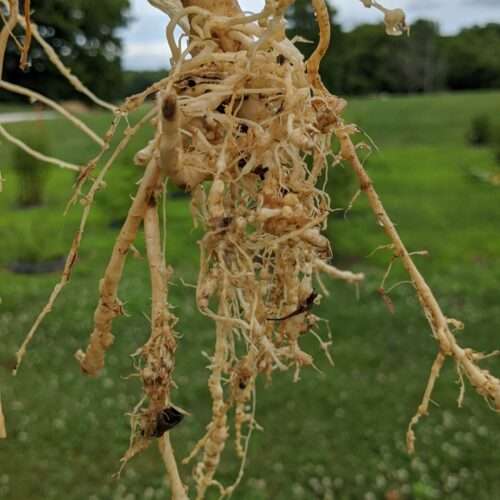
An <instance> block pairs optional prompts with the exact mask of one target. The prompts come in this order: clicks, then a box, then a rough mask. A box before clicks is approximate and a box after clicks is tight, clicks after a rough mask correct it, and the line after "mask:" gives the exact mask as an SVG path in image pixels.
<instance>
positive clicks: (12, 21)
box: [0, 0, 19, 79]
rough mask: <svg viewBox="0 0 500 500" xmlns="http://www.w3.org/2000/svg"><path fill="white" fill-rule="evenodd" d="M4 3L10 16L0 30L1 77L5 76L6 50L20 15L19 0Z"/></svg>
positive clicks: (9, 0) (4, 1) (7, 0)
mask: <svg viewBox="0 0 500 500" xmlns="http://www.w3.org/2000/svg"><path fill="white" fill-rule="evenodd" d="M2 3H3V4H4V5H5V6H6V7H7V9H8V12H9V17H8V20H7V22H6V23H5V24H4V26H3V28H2V30H1V31H0V79H1V78H2V76H3V63H4V60H5V52H6V50H7V43H8V41H9V36H11V35H12V32H13V31H14V28H15V27H16V24H17V21H18V17H19V4H18V0H2Z"/></svg>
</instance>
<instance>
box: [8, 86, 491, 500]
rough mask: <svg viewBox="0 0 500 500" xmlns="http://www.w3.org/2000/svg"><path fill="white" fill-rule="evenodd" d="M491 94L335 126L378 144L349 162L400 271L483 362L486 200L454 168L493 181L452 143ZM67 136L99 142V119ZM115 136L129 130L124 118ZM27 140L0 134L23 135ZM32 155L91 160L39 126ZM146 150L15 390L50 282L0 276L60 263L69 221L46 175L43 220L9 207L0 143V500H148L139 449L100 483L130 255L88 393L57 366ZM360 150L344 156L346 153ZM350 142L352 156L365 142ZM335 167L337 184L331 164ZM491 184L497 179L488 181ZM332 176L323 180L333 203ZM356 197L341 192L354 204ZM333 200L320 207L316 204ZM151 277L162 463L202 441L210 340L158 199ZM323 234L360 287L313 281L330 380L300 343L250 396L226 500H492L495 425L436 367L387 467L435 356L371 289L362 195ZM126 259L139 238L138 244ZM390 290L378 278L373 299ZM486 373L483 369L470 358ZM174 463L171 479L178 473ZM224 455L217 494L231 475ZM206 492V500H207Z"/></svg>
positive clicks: (416, 323) (116, 428) (478, 158)
mask: <svg viewBox="0 0 500 500" xmlns="http://www.w3.org/2000/svg"><path fill="white" fill-rule="evenodd" d="M498 109H500V93H471V94H453V95H449V94H443V95H435V96H431V97H401V98H399V97H398V98H395V97H391V98H386V99H361V100H353V101H352V103H351V104H350V106H349V108H348V110H347V112H346V117H347V119H349V120H351V121H354V122H355V123H357V124H359V125H360V127H362V129H363V130H364V131H365V132H366V133H367V134H368V135H369V136H370V138H371V139H372V140H373V141H374V142H375V143H376V145H377V146H378V150H377V151H374V152H373V153H372V154H371V156H370V157H369V158H368V159H367V166H368V169H369V172H370V174H371V175H372V177H373V180H374V182H375V186H376V188H377V189H378V191H379V193H380V195H381V197H382V200H383V201H384V203H385V205H386V208H387V209H388V211H389V213H390V214H391V216H392V217H393V220H394V221H395V222H396V223H397V226H398V229H399V230H400V232H401V235H402V237H403V239H404V240H405V242H406V243H407V245H408V247H409V249H411V250H413V251H419V250H427V251H429V254H430V255H429V256H428V257H416V258H417V260H418V264H419V265H420V267H421V269H422V271H423V272H424V275H425V276H426V278H427V280H428V282H429V284H430V285H431V286H432V287H433V289H434V291H435V293H436V295H437V297H438V299H439V300H440V303H441V305H442V307H443V309H444V311H445V313H446V314H447V315H448V316H450V317H455V318H458V319H462V320H463V321H464V322H465V324H466V328H465V330H464V331H463V332H461V333H460V342H461V343H462V344H464V345H466V346H471V347H474V348H475V349H477V350H479V351H488V350H493V349H496V348H500V188H498V187H497V188H495V187H494V186H491V185H489V184H487V183H482V182H480V181H478V180H476V179H475V178H474V177H473V176H471V175H470V172H471V171H478V170H482V169H484V170H485V171H488V170H490V171H493V169H494V168H495V165H494V156H493V153H492V152H491V151H490V150H488V149H487V148H471V147H470V146H467V145H466V143H465V139H464V137H465V134H466V131H467V128H468V126H469V123H470V121H471V119H472V118H473V117H474V116H476V115H478V114H481V113H488V114H490V115H491V117H492V118H495V114H498ZM84 119H85V120H86V121H87V122H88V123H89V124H91V125H92V126H93V127H94V128H96V129H97V130H99V131H101V132H103V131H104V130H106V128H107V126H108V125H109V123H110V117H109V116H106V115H103V114H95V113H90V114H88V115H85V116H84ZM132 119H134V118H132ZM35 126H37V125H36V124H29V125H28V124H16V125H11V126H8V127H7V128H8V129H9V130H10V131H12V132H13V133H20V134H22V133H23V131H24V130H25V129H26V127H35ZM44 126H45V127H46V128H47V131H48V133H49V136H50V147H51V150H50V153H51V154H52V155H54V156H61V157H63V158H64V159H66V160H68V161H73V162H76V163H83V162H85V161H86V160H88V159H89V158H90V157H91V155H92V154H93V153H94V152H95V148H94V146H93V145H92V144H91V143H90V142H89V141H87V140H86V139H85V137H83V138H82V136H81V135H80V134H79V132H78V131H77V130H75V129H72V127H71V126H70V125H68V124H66V123H64V122H63V121H59V120H54V121H50V122H46V123H45V124H44ZM150 134H151V130H150V129H145V130H143V131H142V132H141V133H140V134H139V136H138V137H137V139H136V140H133V141H132V144H131V145H130V147H129V148H127V150H126V151H125V153H124V154H123V155H122V156H121V157H120V159H119V161H118V163H117V164H116V165H115V167H113V169H112V171H111V173H110V175H109V177H108V178H107V184H108V187H107V188H106V189H105V190H103V191H102V192H100V193H98V195H97V202H96V204H95V207H94V209H93V212H92V215H91V217H90V220H89V223H88V228H87V230H86V233H85V239H84V242H83V245H82V249H81V252H80V257H79V261H78V264H77V266H76V267H75V270H74V272H73V274H72V278H71V282H70V284H69V285H68V286H67V288H66V289H65V290H64V292H63V294H62V295H61V297H60V299H59V300H58V302H57V304H56V306H55V308H54V310H53V312H52V313H51V315H49V317H48V318H47V320H46V321H45V322H44V324H43V326H42V327H41V329H40V331H39V332H38V334H37V337H36V338H35V340H34V341H33V343H32V345H31V346H30V349H29V352H28V355H27V357H26V359H25V361H24V364H23V365H22V367H21V369H20V371H19V373H18V375H17V377H15V378H13V377H11V375H10V373H11V369H12V367H13V359H14V353H15V351H16V348H17V347H18V346H19V344H20V343H21V341H22V339H23V338H24V335H25V334H26V332H27V331H28V330H29V327H30V325H31V323H32V322H33V320H34V319H35V317H36V315H37V313H38V312H39V310H40V309H41V308H42V307H43V305H44V304H45V301H46V299H47V297H48V295H49V293H50V291H51V290H52V287H53V286H54V284H55V283H56V281H57V279H58V275H57V273H53V274H44V275H37V276H32V275H29V276H28V275H20V274H14V273H12V272H10V271H9V270H8V266H9V265H10V264H11V263H12V262H14V261H19V260H22V259H23V258H31V259H39V260H43V259H53V258H57V257H59V256H61V255H64V254H65V252H66V251H67V249H68V248H69V245H70V243H71V240H72V238H73V235H74V232H75V230H76V228H77V224H78V220H79V216H80V212H81V207H78V206H77V207H74V208H73V209H72V210H71V211H70V212H69V214H68V215H66V216H65V217H64V216H63V214H62V212H63V210H64V206H65V203H66V201H67V200H68V197H69V194H70V191H71V185H72V183H73V181H74V176H73V174H72V173H67V172H63V171H60V170H57V169H56V168H55V167H48V168H51V169H52V170H51V173H50V176H49V178H48V187H47V203H46V205H45V206H44V207H41V208H34V209H29V210H28V209H27V210H19V209H18V208H16V205H15V196H16V190H17V185H16V179H15V177H14V176H13V174H12V170H11V169H10V167H9V157H10V156H9V154H10V151H11V148H10V146H7V145H6V144H5V142H0V171H1V172H2V175H3V177H4V178H5V179H6V181H5V184H4V192H3V193H2V194H1V195H0V297H1V304H0V390H1V396H2V403H3V407H4V412H5V416H6V420H7V425H8V432H9V438H8V439H7V440H5V441H1V442H0V498H2V499H5V500H41V499H43V500H59V499H61V498H68V499H71V500H83V499H86V500H97V499H100V500H112V499H113V500H114V499H120V500H133V499H136V500H139V499H167V498H169V494H168V490H167V487H166V486H165V483H164V475H163V468H162V463H161V460H160V459H159V456H158V453H157V450H156V449H155V447H151V448H150V449H149V450H148V451H146V452H145V453H143V454H142V455H140V456H138V457H137V458H135V459H134V460H133V461H132V462H131V463H130V464H129V465H128V467H127V468H126V469H125V471H124V472H123V474H122V477H121V479H120V480H119V481H118V480H116V479H114V478H113V474H114V473H115V472H116V471H117V470H118V468H119V459H120V457H121V456H122V454H123V452H124V451H125V449H126V448H127V446H128V439H129V425H128V418H127V415H126V414H127V413H128V412H129V411H130V410H131V408H132V407H133V406H134V405H135V404H136V403H137V401H138V400H139V399H140V384H139V383H138V380H137V379H136V378H130V377H128V376H129V375H130V374H132V373H133V372H134V367H133V359H132V358H131V357H130V355H131V354H132V353H134V352H135V351H136V350H137V348H138V347H140V346H141V345H142V344H143V343H144V341H145V340H146V339H147V337H148V334H149V332H148V326H149V325H148V320H147V316H148V315H149V280H148V272H147V268H146V264H145V262H144V261H141V260H137V259H134V258H130V259H129V261H128V263H127V267H126V273H125V278H124V280H123V283H122V286H121V288H120V297H121V299H122V300H123V301H124V303H125V307H126V310H127V313H128V316H127V317H123V318H120V319H117V320H116V322H115V324H114V333H115V335H116V340H115V344H114V345H113V347H112V349H111V350H110V352H109V356H108V358H107V367H106V369H105V370H104V373H103V374H102V376H101V377H99V378H96V379H89V378H86V377H85V376H83V375H82V374H81V373H80V371H79V367H78V365H77V363H76V361H75V360H74V358H73V353H74V352H75V351H76V349H78V348H81V347H83V346H85V345H86V342H87V338H88V335H89V332H90V331H91V328H92V315H93V310H94V307H95V305H96V301H97V287H98V281H99V279H100V278H101V276H102V274H103V270H104V267H105V265H106V262H107V258H108V256H109V254H110V251H111V248H112V245H113V242H114V239H115V237H116V235H117V233H118V229H117V221H119V220H120V219H121V218H123V216H124V213H125V210H126V208H127V206H128V203H129V201H130V195H131V194H132V193H133V191H134V189H135V185H134V183H135V181H136V180H137V179H138V178H139V177H140V175H141V172H140V171H139V169H138V168H137V167H134V166H133V165H132V164H131V157H132V155H133V153H134V152H135V151H136V150H137V149H138V148H139V147H141V145H143V144H144V143H145V142H146V140H147V139H148V138H149V136H150ZM359 140H363V138H362V137H359ZM364 140H366V141H368V139H366V138H365V139H364ZM346 168H347V167H346ZM496 168H498V167H496ZM336 175H337V174H336V170H334V171H333V172H332V174H331V176H330V182H331V183H333V184H332V185H333V189H335V182H336ZM354 191H355V187H354V188H353V194H354ZM334 202H335V200H334ZM167 214H168V249H167V253H168V261H169V263H170V264H171V265H172V266H174V268H175V274H174V278H173V281H172V286H171V292H170V296H171V302H172V304H173V306H174V308H175V313H176V314H177V316H179V318H180V322H179V324H178V331H179V333H180V334H181V336H182V337H181V339H180V340H179V347H178V351H177V368H176V377H175V378H176V382H177V385H178V388H177V389H176V390H175V391H174V401H175V402H176V403H177V404H178V405H179V406H181V407H183V408H185V409H187V410H188V411H189V412H190V413H191V416H189V417H187V418H186V419H185V420H184V422H183V423H182V424H181V425H180V426H179V427H177V428H176V429H175V431H172V440H173V443H174V446H175V449H176V453H177V455H178V456H179V457H184V456H186V455H187V453H188V451H189V450H190V449H191V447H192V446H193V445H194V443H195V442H196V441H197V439H198V438H199V437H201V435H202V434H203V431H204V428H205V426H206V424H207V423H208V421H209V412H210V402H209V397H208V391H207V387H206V382H207V376H208V371H207V369H206V365H207V360H206V358H205V357H204V355H203V354H202V352H203V351H205V352H207V353H210V352H211V351H212V349H213V341H214V332H213V324H212V323H211V322H210V321H208V320H207V319H206V318H204V317H203V316H201V315H200V314H199V313H198V312H197V310H196V307H195V303H194V290H193V289H192V288H191V287H189V286H185V285H184V284H183V283H188V284H190V283H195V281H196V275H197V265H198V263H197V258H198V257H197V255H198V246H197V240H198V239H199V237H200V232H199V230H194V229H192V222H191V216H190V212H189V205H188V201H187V200H186V199H184V198H171V199H169V202H168V207H167ZM329 235H330V238H331V241H332V244H333V248H334V251H335V253H336V261H337V264H338V266H339V267H344V268H350V269H353V270H355V271H363V272H365V273H366V275H367V279H366V283H364V284H363V285H362V286H361V288H360V290H359V297H357V295H356V291H355V289H353V288H352V287H349V286H347V285H345V284H343V283H337V282H328V283H327V284H328V286H329V288H330V290H331V295H330V297H323V299H322V302H321V306H319V307H318V308H317V311H315V312H317V313H318V314H319V315H321V316H323V317H324V318H326V319H328V320H329V322H330V325H331V328H332V332H333V358H334V361H335V366H334V367H331V366H330V365H329V364H328V363H327V362H326V360H325V359H324V357H323V356H322V354H321V352H320V349H319V348H318V346H317V344H316V343H315V342H313V341H312V340H310V339H307V338H306V339H305V341H304V344H305V347H306V348H307V349H309V350H310V351H311V352H312V353H314V355H315V358H316V360H317V365H318V367H319V368H320V370H321V372H322V373H319V372H318V371H314V370H309V371H303V372H302V377H301V381H300V382H298V383H293V380H292V378H293V373H292V371H290V372H289V373H288V372H287V373H276V374H275V377H274V378H273V381H272V384H270V385H269V384H264V383H261V384H260V385H259V388H258V395H257V419H258V422H259V424H260V425H261V426H262V427H263V429H264V430H263V431H262V432H255V433H254V435H253V438H252V442H251V445H250V452H249V459H248V464H247V470H246V474H245V477H244V479H243V482H242V484H241V487H240V489H239V490H237V492H236V493H235V495H234V498H238V499H244V500H269V499H273V500H274V499H276V500H285V499H323V500H327V499H328V500H330V499H334V498H335V499H351V498H352V499H366V500H371V499H378V498H380V499H384V498H387V499H390V500H398V499H406V498H408V499H434V498H435V499H442V498H446V499H464V500H465V499H467V500H469V499H472V498H474V499H485V500H486V499H488V500H489V499H493V498H497V497H498V491H500V474H499V470H500V419H499V417H498V415H496V414H495V413H494V412H492V411H491V410H490V409H489V408H488V406H487V404H486V403H485V402H484V401H483V400H482V399H481V398H480V397H479V396H477V395H476V394H475V392H474V391H473V390H472V389H471V388H470V387H467V390H466V394H465V404H464V407H463V408H461V409H459V408H458V407H457V403H456V400H457V397H458V394H459V389H460V386H459V384H458V383H457V372H456V370H455V367H454V366H453V364H452V363H451V362H449V363H448V364H447V366H446V369H445V370H444V372H443V375H442V377H441V378H440V379H439V382H438V384H437V387H436V390H435V393H434V396H433V400H434V402H435V404H434V405H433V406H432V411H431V413H430V415H429V417H428V418H426V419H424V420H422V421H421V423H420V424H419V425H418V427H417V429H416V432H417V453H416V455H414V456H409V455H408V454H407V453H406V450H405V433H406V427H407V424H408V422H409V420H410V419H411V417H412V415H413V414H414V412H415V410H416V408H417V406H418V405H419V403H420V398H421V396H422V393H423V390H424V388H425V384H426V381H427V377H428V372H429V369H430V366H431V364H432V361H433V358H434V356H435V354H436V343H435V341H434V340H433V338H432V336H431V334H430V331H429V328H428V326H427V324H426V321H425V319H424V318H423V315H422V313H421V311H420V309H419V305H418V303H417V301H416V299H415V296H414V293H413V290H412V288H411V286H409V285H404V284H403V285H401V286H399V287H397V288H396V289H394V291H393V292H392V293H391V298H392V301H393V303H394V306H395V311H394V314H391V313H390V312H389V310H388V309H387V307H386V306H385V304H384V302H383V301H382V299H381V297H380V295H379V294H378V293H377V289H378V287H379V286H380V281H381V279H382V276H383V274H384V272H385V269H386V267H387V264H388V263H389V259H390V253H389V252H387V251H385V252H384V251H380V252H377V253H376V254H375V255H372V256H369V255H370V254H371V252H372V251H373V250H374V249H375V248H377V247H378V246H380V245H384V244H386V243H387V241H386V239H385V237H384V235H383V234H382V231H381V228H380V227H378V226H377V224H376V223H375V221H374V218H373V216H372V214H371V213H370V211H369V209H368V207H367V204H366V201H365V200H364V199H363V198H362V197H361V198H359V199H358V201H357V202H356V204H355V205H354V207H353V209H352V210H351V212H350V213H349V214H348V216H347V217H346V218H345V219H344V218H342V217H333V216H332V218H331V222H330V228H329ZM137 247H138V248H139V249H142V248H143V241H142V235H141V237H140V238H139V241H138V243H137ZM405 279H406V277H405V275H404V273H403V272H402V271H401V269H400V267H399V264H395V266H394V271H393V274H391V276H390V278H389V281H388V284H387V287H389V286H391V285H392V284H395V283H397V282H399V281H401V280H405ZM484 366H485V367H487V368H488V369H490V370H491V371H493V372H495V373H496V374H498V375H500V359H499V358H492V359H489V360H486V361H484ZM191 467H192V465H191V464H190V465H187V466H183V468H182V472H183V473H184V475H185V476H186V475H188V473H189V472H190V470H191ZM238 468H239V463H238V462H237V461H236V460H235V455H234V453H233V447H232V443H231V442H228V446H227V450H226V453H225V456H224V459H223V464H222V466H221V468H220V475H219V479H220V480H221V481H222V482H224V483H225V484H228V483H231V482H232V481H233V480H234V479H235V477H236V475H237V472H238ZM215 493H216V492H214V495H213V498H218V496H217V495H216V494H215Z"/></svg>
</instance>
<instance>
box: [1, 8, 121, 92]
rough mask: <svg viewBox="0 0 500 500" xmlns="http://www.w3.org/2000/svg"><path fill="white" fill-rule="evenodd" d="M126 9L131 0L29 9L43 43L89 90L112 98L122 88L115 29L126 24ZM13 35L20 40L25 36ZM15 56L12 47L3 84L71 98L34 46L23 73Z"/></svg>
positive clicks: (68, 88) (21, 34)
mask: <svg viewBox="0 0 500 500" xmlns="http://www.w3.org/2000/svg"><path fill="white" fill-rule="evenodd" d="M129 7H130V2H129V0H106V1H104V2H103V1H100V0H72V1H71V2H68V1H67V0H44V1H43V2H37V3H36V4H33V5H32V8H33V12H32V19H33V21H34V22H35V23H36V24H37V25H38V28H39V31H40V34H41V35H42V36H43V38H44V39H45V40H46V41H47V42H48V43H50V45H51V46H52V47H53V48H54V50H55V51H56V52H57V54H58V55H59V56H60V58H61V59H62V60H63V62H64V63H65V64H66V65H67V66H68V67H70V68H71V70H72V71H73V72H74V73H75V74H76V75H78V77H79V78H80V79H81V80H82V81H83V82H84V83H85V84H86V85H87V86H89V87H90V88H92V89H93V90H94V91H95V92H96V93H97V94H99V95H101V96H103V97H104V98H112V97H113V96H114V93H115V90H116V89H117V88H119V87H120V85H121V83H122V76H121V48H122V45H121V39H120V38H119V36H118V35H117V30H118V28H120V27H123V26H125V25H126V24H127V21H128V20H129V17H128V9H129ZM17 36H18V37H20V38H22V36H24V33H22V32H20V33H17ZM17 52H18V51H17V48H16V46H15V44H14V43H11V44H10V47H9V57H7V58H6V68H5V70H6V74H5V78H6V79H8V80H10V81H14V82H16V83H19V84H20V85H25V86H27V87H29V88H32V89H35V90H39V91H43V93H44V94H46V95H49V96H50V97H56V98H70V97H72V95H73V89H72V88H71V87H69V86H68V85H67V83H66V82H64V81H63V80H61V78H60V77H59V76H58V73H57V72H56V71H55V70H54V69H53V67H52V65H51V64H50V62H49V61H48V60H47V57H46V56H45V54H44V53H43V51H42V50H41V48H40V47H38V46H37V44H36V43H33V46H32V49H31V53H30V68H29V70H28V71H26V72H23V71H22V70H21V69H20V68H19V65H18V62H19V57H18V56H17Z"/></svg>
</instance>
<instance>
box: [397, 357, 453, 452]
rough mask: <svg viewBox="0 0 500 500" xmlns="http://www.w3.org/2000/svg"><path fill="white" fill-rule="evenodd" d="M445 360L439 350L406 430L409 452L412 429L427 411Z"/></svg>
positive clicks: (413, 445) (411, 448) (413, 446)
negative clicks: (418, 403)
mask: <svg viewBox="0 0 500 500" xmlns="http://www.w3.org/2000/svg"><path fill="white" fill-rule="evenodd" d="M445 360H446V356H445V355H444V354H443V353H442V352H439V353H438V355H437V356H436V359H435V360H434V363H432V368H431V373H430V375H429V380H428V382H427V386H426V388H425V391H424V396H423V398H422V402H421V403H420V405H419V407H418V409H417V413H416V414H415V415H414V416H413V418H412V419H411V421H410V424H409V425H408V431H407V432H406V448H407V449H408V452H409V453H415V441H416V437H415V432H414V431H413V427H414V426H415V425H417V423H418V421H419V420H420V418H421V417H425V416H426V415H427V414H428V413H429V404H430V402H431V396H432V391H433V390H434V385H435V384H436V381H437V379H438V378H439V375H440V373H441V368H442V367H443V365H444V362H445Z"/></svg>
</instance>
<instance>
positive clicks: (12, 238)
mask: <svg viewBox="0 0 500 500" xmlns="http://www.w3.org/2000/svg"><path fill="white" fill-rule="evenodd" d="M65 225H66V219H63V218H62V217H61V215H60V213H57V212H56V213H54V211H53V210H52V211H51V209H49V208H47V207H43V208H37V209H33V210H30V212H29V213H28V212H24V211H23V212H20V211H17V212H11V213H10V214H9V216H8V217H5V218H3V220H2V221H1V222H0V241H1V242H2V252H1V255H0V264H1V265H3V266H10V265H11V264H13V263H39V262H46V261H51V260H55V259H58V258H60V257H62V256H64V255H65V254H66V253H67V251H68V248H69V243H70V241H71V236H72V234H71V232H70V231H65Z"/></svg>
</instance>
